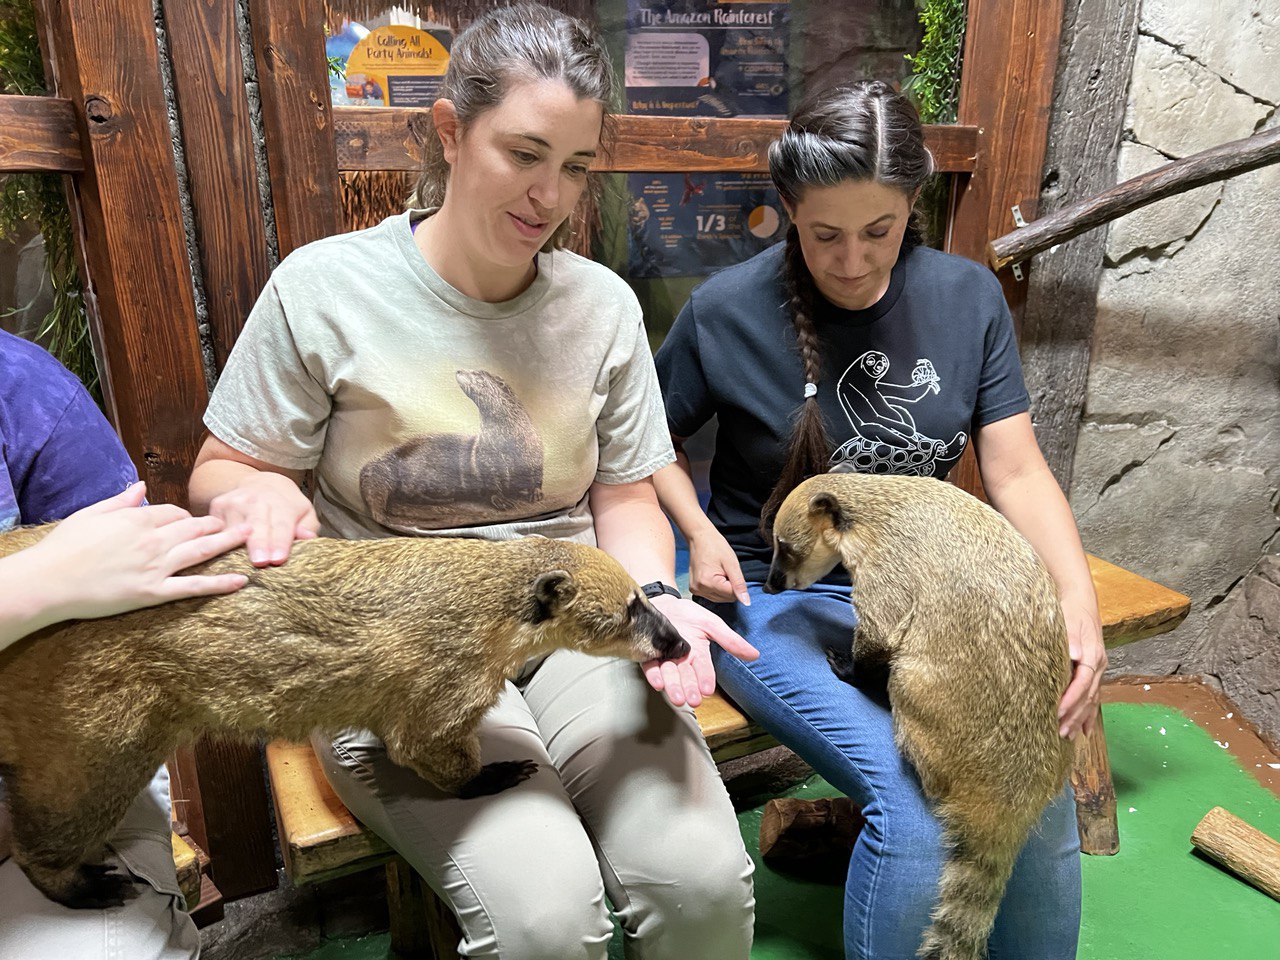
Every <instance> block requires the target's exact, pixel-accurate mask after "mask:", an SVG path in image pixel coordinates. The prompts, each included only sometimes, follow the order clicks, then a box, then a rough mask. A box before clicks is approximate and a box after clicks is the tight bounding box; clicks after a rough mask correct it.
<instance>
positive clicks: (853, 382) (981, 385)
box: [657, 244, 1030, 583]
mask: <svg viewBox="0 0 1280 960" xmlns="http://www.w3.org/2000/svg"><path fill="white" fill-rule="evenodd" d="M784 249H785V248H784V245H783V244H778V245H776V246H773V247H770V248H769V249H768V250H765V251H764V252H763V253H760V254H758V255H756V256H755V257H752V258H751V259H750V260H748V261H746V262H745V263H742V264H738V265H737V266H733V267H729V268H728V269H725V270H722V271H721V272H720V273H717V274H716V275H715V276H713V277H711V278H710V279H708V280H707V281H706V282H705V283H703V284H702V285H701V286H700V287H698V288H697V289H696V290H694V292H693V296H691V297H690V298H689V302H688V303H687V304H685V307H684V309H683V310H682V311H680V316H679V317H677V318H676V322H675V325H674V326H673V327H672V328H671V332H670V333H669V334H668V335H667V338H666V341H665V342H664V343H663V344H662V347H661V349H659V351H658V354H657V366H658V380H659V382H660V383H661V385H662V393H663V397H664V399H665V402H666V408H667V422H668V425H669V426H670V428H671V432H672V434H673V435H675V436H677V437H689V436H691V435H692V434H693V433H694V432H695V431H696V430H697V429H698V428H699V427H701V426H702V425H703V424H704V423H706V422H707V421H708V420H710V419H711V418H712V417H713V416H715V417H717V418H718V425H717V430H716V441H715V452H714V456H713V458H712V461H711V502H710V504H709V505H708V509H707V513H708V516H709V517H710V518H711V521H712V522H713V523H714V524H715V525H716V527H717V528H718V529H719V530H720V532H721V533H723V534H724V536H725V538H726V539H727V540H728V541H729V543H730V545H732V546H733V548H734V550H735V552H736V553H737V555H738V559H739V561H740V562H741V564H742V572H743V575H744V576H745V577H746V578H747V579H748V580H764V579H765V577H766V575H767V574H768V572H769V560H770V556H771V554H772V549H771V547H770V546H769V544H768V543H766V542H765V541H764V539H763V538H761V536H760V535H759V533H758V532H757V525H758V523H759V520H760V511H761V509H762V508H763V506H764V502H765V500H767V499H768V497H769V492H770V491H771V490H772V489H773V485H774V483H775V482H777V479H778V476H779V474H780V473H781V472H782V467H783V463H784V459H785V453H786V446H787V442H788V440H789V439H790V437H791V427H792V423H793V419H792V418H793V416H794V414H795V412H796V410H797V408H798V407H799V406H800V404H801V403H802V401H803V399H804V382H805V375H804V365H803V363H802V362H801V359H800V352H799V348H798V347H797V345H796V335H795V328H794V327H793V326H792V324H791V312H790V309H789V307H788V297H787V293H786V289H785V284H784V280H783V275H782V269H783V253H784ZM818 301H819V306H818V308H817V310H816V317H815V320H816V327H817V330H818V337H819V341H820V344H821V356H822V371H823V372H822V382H821V383H820V384H819V385H818V404H819V406H820V408H821V409H822V413H823V416H824V418H825V420H826V426H827V435H828V437H829V438H830V439H831V441H832V443H833V450H832V455H831V461H830V466H831V467H833V468H834V467H837V466H841V465H843V464H847V465H848V466H845V467H844V469H849V468H850V467H852V469H855V470H857V471H858V472H861V473H891V474H905V475H909V476H929V477H938V478H939V479H941V478H943V477H945V476H946V475H947V472H948V471H949V470H950V469H951V467H952V466H953V465H954V464H955V463H956V461H957V460H959V459H960V455H961V454H962V453H963V452H964V448H965V446H966V445H967V444H968V442H969V438H970V437H971V436H972V434H973V432H974V430H976V429H977V428H978V427H981V426H985V425H986V424H989V423H993V422H995V421H997V420H1002V419H1004V418H1005V417H1010V416H1013V415H1014V414H1018V413H1022V412H1024V411H1026V410H1027V409H1028V408H1029V405H1030V404H1029V398H1028V396H1027V389H1026V386H1025V385H1024V383H1023V379H1022V364H1021V362H1020V361H1019V359H1018V347H1017V342H1016V339H1015V336H1014V330H1013V321H1012V319H1011V318H1010V316H1009V308H1008V306H1007V305H1006V303H1005V299H1004V293H1003V291H1002V290H1001V289H1000V284H999V282H998V281H997V280H996V278H995V276H994V275H992V273H991V272H990V271H989V270H987V269H986V268H985V267H983V266H981V265H980V264H977V263H974V262H973V261H971V260H966V259H964V258H962V257H956V256H952V255H950V254H945V253H941V252H939V251H937V250H933V249H930V248H928V247H917V248H915V249H914V250H912V251H911V252H910V253H908V254H907V255H905V256H903V257H900V258H899V259H898V262H897V264H895V266H894V268H893V273H892V275H891V278H890V281H889V288H888V290H886V291H885V294H884V296H883V297H881V298H880V300H879V301H877V302H876V303H875V304H873V305H872V306H870V307H868V308H867V309H865V310H842V309H840V308H838V307H836V306H834V305H832V304H831V303H829V302H827V301H826V300H825V299H823V298H822V297H821V296H819V297H818ZM840 573H842V571H836V572H835V573H833V575H832V577H831V580H832V582H846V583H847V582H848V580H847V578H842V577H841V576H840Z"/></svg>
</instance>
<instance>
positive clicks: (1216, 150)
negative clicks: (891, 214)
mask: <svg viewBox="0 0 1280 960" xmlns="http://www.w3.org/2000/svg"><path fill="white" fill-rule="evenodd" d="M1277 161H1280V128H1277V129H1274V130H1265V131H1263V132H1262V133H1257V134H1254V135H1253V136H1251V137H1244V138H1243V139H1241V140H1232V141H1231V142H1230V143H1223V144H1219V145H1218V146H1216V147H1211V148H1210V149H1208V150H1202V151H1200V152H1199V153H1195V154H1192V155H1191V156H1189V157H1183V158H1182V159H1181V160H1174V161H1173V162H1172V163H1166V164H1165V165H1164V166H1163V167H1157V168H1156V169H1155V170H1149V171H1147V172H1146V173H1144V174H1141V175H1139V176H1136V177H1134V178H1132V179H1131V180H1126V181H1125V182H1124V183H1118V184H1116V185H1115V186H1113V187H1111V188H1110V189H1109V190H1103V191H1102V192H1101V193H1099V194H1097V195H1096V196H1091V197H1085V198H1084V199H1082V200H1078V201H1076V202H1075V203H1073V204H1070V205H1069V206H1066V207H1063V208H1062V209H1061V210H1058V211H1057V212H1055V213H1053V214H1050V215H1049V216H1047V217H1044V218H1042V219H1040V220H1037V221H1035V222H1034V223H1031V224H1028V225H1027V226H1025V227H1023V228H1021V229H1019V230H1014V231H1012V232H1010V233H1006V234H1005V235H1004V236H1001V237H997V238H996V239H994V240H992V241H991V243H989V244H988V245H987V259H988V260H989V261H990V263H991V266H992V268H993V269H995V270H999V269H1001V268H1002V267H1006V266H1008V265H1009V264H1011V263H1017V262H1018V261H1020V260H1025V259H1027V258H1028V257H1033V256H1035V255H1036V254H1037V253H1040V252H1041V251H1043V250H1047V249H1049V248H1050V247H1052V246H1054V245H1055V244H1059V243H1065V242H1066V241H1068V240H1071V239H1072V238H1074V237H1078V236H1080V234H1082V233H1087V232H1088V231H1090V230H1093V229H1095V228H1096V227H1100V226H1102V225H1103V224H1106V223H1110V222H1111V221H1112V220H1115V219H1116V218H1117V217H1123V216H1124V215H1125V214H1126V213H1132V212H1133V211H1134V210H1138V209H1140V208H1142V207H1145V206H1147V205H1148V204H1152V203H1155V202H1156V201H1158V200H1163V199H1165V198H1166V197H1172V196H1174V195H1176V194H1179V193H1185V192H1186V191H1187V190H1194V189H1195V188H1196V187H1203V186H1204V185H1205V184H1206V183H1215V182H1217V181H1219V180H1226V179H1227V178H1228V177H1235V176H1239V175H1240V174H1242V173H1248V172H1249V171H1250V170H1257V169H1258V168H1259V167H1265V166H1267V165H1269V164H1272V163H1276V162H1277Z"/></svg>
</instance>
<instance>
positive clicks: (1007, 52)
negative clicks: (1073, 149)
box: [946, 0, 1065, 496]
mask: <svg viewBox="0 0 1280 960" xmlns="http://www.w3.org/2000/svg"><path fill="white" fill-rule="evenodd" d="M1064 2H1065V0H969V3H968V28H967V30H966V32H965V44H964V61H963V64H962V66H961V75H960V103H959V107H958V121H959V123H961V124H966V125H972V126H976V127H978V128H979V134H980V136H979V139H978V155H977V159H976V161H975V163H974V169H973V175H972V176H970V177H969V178H967V180H966V181H965V182H964V183H963V185H962V186H961V187H960V188H959V189H958V190H957V191H956V195H955V197H954V210H953V213H952V217H951V222H950V226H949V229H948V236H947V244H946V248H947V250H948V251H950V252H951V253H956V254H959V255H960V256H962V257H968V258H969V259H971V260H977V261H979V262H980V263H981V262H985V259H986V248H987V242H988V241H989V240H990V239H991V238H992V237H996V236H999V235H1000V234H1002V233H1004V232H1005V231H1006V230H1007V229H1008V228H1009V227H1010V226H1011V225H1012V224H1013V214H1012V213H1011V208H1012V207H1013V206H1014V205H1015V204H1017V205H1018V206H1019V207H1020V208H1021V210H1022V213H1023V215H1024V216H1026V217H1034V216H1035V210H1036V204H1037V201H1038V199H1039V196H1040V179H1041V170H1042V169H1043V166H1044V154H1045V140H1046V137H1047V133H1048V128H1049V113H1050V108H1051V106H1052V103H1053V79H1054V71H1055V69H1056V67H1057V63H1058V38H1059V35H1060V30H1061V26H1062V10H1063V5H1064ZM1000 280H1001V284H1002V286H1003V287H1004V292H1005V299H1006V300H1008V302H1009V309H1010V311H1011V312H1012V313H1013V318H1014V323H1015V324H1016V325H1020V321H1021V316H1022V307H1023V304H1024V303H1025V301H1026V291H1027V288H1026V283H1025V282H1022V281H1018V280H1016V279H1014V278H1013V277H1012V276H1011V275H1008V274H1004V275H1001V277H1000ZM950 479H951V480H952V481H953V482H954V483H955V484H956V485H957V486H959V487H961V488H962V489H964V490H968V491H970V492H971V493H975V494H977V495H978V496H984V494H983V491H982V480H981V477H980V476H979V475H978V469H977V462H976V460H975V459H974V457H973V456H972V450H971V449H970V450H967V451H966V452H965V456H964V457H963V459H962V460H961V462H960V463H959V464H957V465H956V467H955V469H954V470H953V471H952V476H951V478H950Z"/></svg>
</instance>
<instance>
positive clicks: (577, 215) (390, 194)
mask: <svg viewBox="0 0 1280 960" xmlns="http://www.w3.org/2000/svg"><path fill="white" fill-rule="evenodd" d="M339 178H340V180H341V187H342V214H343V217H344V218H345V221H346V228H347V229H348V230H363V229H365V228H366V227H372V226H374V225H375V224H377V223H381V222H382V221H383V220H385V219H386V218H387V217H390V216H394V215H395V214H397V213H400V212H402V211H403V210H404V209H405V198H406V197H408V196H409V191H410V189H411V188H412V185H413V178H414V175H413V174H411V173H402V172H399V171H393V170H361V171H344V172H342V173H340V174H339ZM597 192H598V191H596V190H594V189H592V190H588V191H587V192H586V193H584V194H583V196H582V200H581V201H579V203H578V206H577V209H575V210H574V211H573V214H572V216H571V217H570V218H569V219H570V222H571V223H572V224H573V229H572V232H571V233H570V235H569V241H568V243H566V244H565V247H566V249H569V250H572V251H573V252H574V253H579V254H581V255H582V256H584V257H590V256H591V245H592V241H593V239H594V237H595V235H596V233H597V232H598V231H599V229H600V205H599V203H598V198H597V196H596V194H597Z"/></svg>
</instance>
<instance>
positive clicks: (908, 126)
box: [769, 80, 936, 253]
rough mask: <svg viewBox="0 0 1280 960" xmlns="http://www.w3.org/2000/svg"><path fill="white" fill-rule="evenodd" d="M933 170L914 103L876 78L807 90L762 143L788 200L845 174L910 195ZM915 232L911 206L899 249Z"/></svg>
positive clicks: (918, 235) (918, 237)
mask: <svg viewBox="0 0 1280 960" xmlns="http://www.w3.org/2000/svg"><path fill="white" fill-rule="evenodd" d="M935 170H936V168H935V165H934V162H933V155H932V154H931V153H930V152H929V148H928V147H926V146H925V145H924V131H923V130H922V129H921V127H920V115H919V114H918V113H917V112H916V108H915V106H914V105H913V104H912V103H911V101H910V100H909V99H907V97H906V96H905V95H904V94H901V93H899V92H898V91H896V90H894V89H893V87H891V86H890V85H889V84H887V83H885V82H884V81H882V80H863V81H860V82H858V83H853V84H850V85H848V86H843V87H835V88H833V89H831V90H824V91H822V92H820V93H817V94H813V95H810V96H809V97H807V98H805V100H804V102H803V103H801V104H800V106H799V107H797V108H796V112H795V114H794V115H793V116H792V118H791V122H790V124H788V125H787V129H786V130H785V131H784V132H783V134H782V137H781V138H780V139H778V140H775V141H774V142H773V143H772V144H770V145H769V175H770V176H771V177H772V178H773V184H774V186H775V187H776V188H777V190H778V193H779V195H780V196H781V197H782V199H783V200H785V201H786V202H787V203H788V204H789V205H790V206H792V207H793V208H794V206H795V205H796V203H797V202H798V201H799V200H800V198H801V197H802V196H803V194H804V191H805V188H807V187H833V186H836V185H837V184H840V183H843V182H844V181H846V180H874V181H875V182H876V183H880V184H883V185H885V186H886V187H894V188H895V189H898V190H901V191H902V192H903V193H904V194H906V195H907V196H908V197H913V196H915V194H916V192H917V191H918V190H919V189H920V188H921V187H922V186H924V184H925V182H926V181H927V180H928V179H929V177H930V176H932V175H933V174H934V172H935ZM922 240H923V234H922V231H921V227H920V222H919V219H918V217H917V216H916V215H915V213H914V211H913V212H912V216H911V220H910V221H909V222H908V224H907V230H906V233H905V234H903V237H902V252H904V253H905V252H906V251H907V250H910V249H911V248H912V247H914V246H917V245H919V244H920V243H921V242H922Z"/></svg>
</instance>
